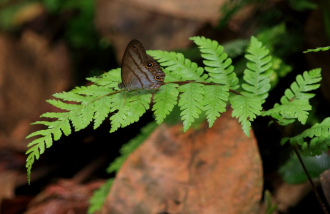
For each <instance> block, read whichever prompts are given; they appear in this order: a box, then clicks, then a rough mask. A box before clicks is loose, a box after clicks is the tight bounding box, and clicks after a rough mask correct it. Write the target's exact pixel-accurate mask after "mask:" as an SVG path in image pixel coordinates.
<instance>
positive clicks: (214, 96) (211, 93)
mask: <svg viewBox="0 0 330 214" xmlns="http://www.w3.org/2000/svg"><path fill="white" fill-rule="evenodd" d="M204 92H205V94H204V106H205V107H204V110H205V114H206V118H207V121H208V122H209V127H211V126H213V124H214V122H215V120H216V119H217V118H218V117H220V113H223V112H225V111H226V105H227V101H228V98H229V92H228V88H227V87H226V86H220V85H214V86H213V85H206V86H204Z"/></svg>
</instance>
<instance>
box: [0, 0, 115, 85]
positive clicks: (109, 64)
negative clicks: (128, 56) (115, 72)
mask: <svg viewBox="0 0 330 214" xmlns="http://www.w3.org/2000/svg"><path fill="white" fill-rule="evenodd" d="M95 4H96V1H90V0H79V1H76V0H7V1H2V2H0V30H2V31H4V32H12V33H13V34H15V33H16V34H17V33H20V32H21V31H24V29H25V28H31V29H32V30H33V31H35V32H36V33H39V34H43V35H44V36H48V37H49V40H51V42H54V43H55V42H56V41H59V40H60V41H65V42H66V44H67V46H68V47H69V48H70V50H71V56H72V58H73V63H74V67H75V70H76V77H77V81H78V84H82V83H83V82H84V81H85V77H86V76H95V75H100V74H101V73H102V72H104V71H106V70H108V69H109V68H115V67H117V63H116V60H115V57H114V53H113V51H112V47H111V46H110V44H109V43H107V42H106V41H104V40H103V39H102V38H101V37H100V35H99V34H98V32H97V30H96V27H95V23H94V19H95Z"/></svg>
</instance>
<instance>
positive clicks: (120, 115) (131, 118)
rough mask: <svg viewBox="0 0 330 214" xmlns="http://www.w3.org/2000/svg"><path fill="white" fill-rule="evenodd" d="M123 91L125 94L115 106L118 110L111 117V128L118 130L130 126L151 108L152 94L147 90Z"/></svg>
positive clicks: (112, 130)
mask: <svg viewBox="0 0 330 214" xmlns="http://www.w3.org/2000/svg"><path fill="white" fill-rule="evenodd" d="M134 93H136V92H134V91H133V92H127V93H123V94H124V95H123V96H121V97H119V98H120V100H119V102H118V104H119V105H118V106H116V107H114V108H116V109H118V112H117V113H115V114H114V115H113V116H111V117H110V120H111V130H110V132H114V131H116V130H117V129H118V128H120V127H125V126H128V125H130V124H132V123H134V122H136V121H138V120H139V118H140V117H141V116H142V115H143V114H144V113H145V112H146V110H147V109H149V106H150V101H151V94H150V93H149V92H146V91H140V92H137V94H135V96H134V95H133V94H134Z"/></svg>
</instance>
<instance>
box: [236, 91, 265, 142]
mask: <svg viewBox="0 0 330 214" xmlns="http://www.w3.org/2000/svg"><path fill="white" fill-rule="evenodd" d="M230 103H231V105H232V108H233V113H232V116H233V117H236V118H238V120H239V122H240V123H241V124H242V127H243V131H244V133H245V134H246V135H247V136H250V130H251V121H253V120H254V119H255V118H256V117H257V116H258V115H260V114H261V110H262V107H261V100H260V99H259V97H253V96H248V95H247V94H243V96H242V95H233V96H231V97H230Z"/></svg>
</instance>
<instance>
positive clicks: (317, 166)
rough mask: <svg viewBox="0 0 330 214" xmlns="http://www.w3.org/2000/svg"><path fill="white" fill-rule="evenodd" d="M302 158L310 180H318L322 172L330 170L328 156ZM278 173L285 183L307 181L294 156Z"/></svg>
mask: <svg viewBox="0 0 330 214" xmlns="http://www.w3.org/2000/svg"><path fill="white" fill-rule="evenodd" d="M302 158H303V162H304V163H305V166H306V168H307V170H308V172H309V174H310V176H311V177H312V178H318V177H319V175H320V174H321V173H322V172H324V171H325V170H327V169H329V168H330V156H329V154H322V155H320V156H315V157H302ZM279 172H280V174H281V175H282V177H283V179H284V180H285V181H286V182H287V183H291V184H299V183H304V182H306V181H307V176H306V173H305V172H304V170H303V168H302V166H301V164H300V162H299V160H298V157H297V155H296V154H292V155H291V157H290V159H289V160H288V161H287V162H286V163H285V164H284V165H283V166H282V167H281V168H280V169H279Z"/></svg>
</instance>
